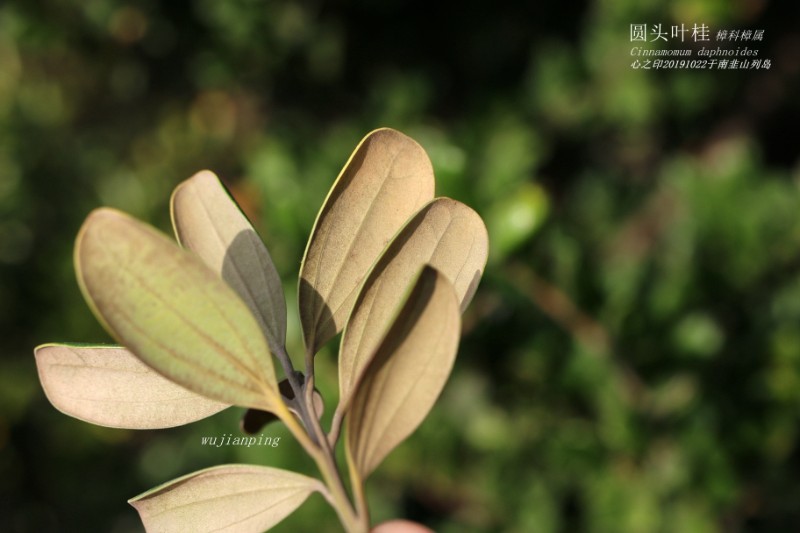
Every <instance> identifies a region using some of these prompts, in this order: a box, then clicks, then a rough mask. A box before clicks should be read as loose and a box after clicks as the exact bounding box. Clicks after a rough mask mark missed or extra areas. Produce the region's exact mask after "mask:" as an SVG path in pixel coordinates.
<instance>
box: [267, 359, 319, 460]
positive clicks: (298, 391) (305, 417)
mask: <svg viewBox="0 0 800 533" xmlns="http://www.w3.org/2000/svg"><path fill="white" fill-rule="evenodd" d="M275 357H277V359H278V362H280V364H281V367H282V368H283V373H284V374H286V379H287V381H288V382H289V386H290V387H292V392H294V397H295V401H296V403H297V406H298V407H299V408H300V418H301V419H302V421H303V425H304V426H305V427H306V429H307V430H310V429H311V427H312V420H316V416H312V415H310V414H309V412H308V409H307V408H306V407H307V403H306V402H305V401H303V397H304V396H303V387H302V385H300V381H298V379H297V373H296V372H295V369H294V366H293V365H292V359H291V358H290V357H289V354H288V353H286V348H285V347H283V346H282V347H281V348H280V350H278V352H277V353H276V354H275ZM312 390H313V389H312ZM307 434H308V436H310V437H311V440H312V441H314V443H315V444H316V443H317V442H318V440H317V437H316V436H315V435H313V434H311V433H307Z"/></svg>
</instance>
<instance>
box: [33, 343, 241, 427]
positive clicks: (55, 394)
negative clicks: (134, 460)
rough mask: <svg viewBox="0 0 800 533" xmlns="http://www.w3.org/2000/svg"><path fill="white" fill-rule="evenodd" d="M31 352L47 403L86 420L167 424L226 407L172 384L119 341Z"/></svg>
mask: <svg viewBox="0 0 800 533" xmlns="http://www.w3.org/2000/svg"><path fill="white" fill-rule="evenodd" d="M34 353H35V356H36V366H37V369H38V371H39V380H40V381H41V383H42V387H43V388H44V392H45V394H46V395H47V398H48V400H50V403H52V404H53V405H54V406H55V407H56V408H57V409H58V410H59V411H61V412H62V413H65V414H67V415H70V416H73V417H75V418H78V419H80V420H84V421H86V422H91V423H92V424H97V425H100V426H106V427H114V428H126V429H159V428H168V427H174V426H180V425H183V424H188V423H189V422H194V421H196V420H200V419H202V418H206V417H208V416H211V415H213V414H215V413H218V412H219V411H221V410H223V409H225V408H227V407H229V405H228V404H225V403H220V402H216V401H213V400H209V399H208V398H205V397H203V396H200V395H198V394H195V393H194V392H191V391H188V390H186V389H184V388H183V387H181V386H179V385H176V384H175V383H173V382H172V381H170V380H168V379H166V378H165V377H163V376H161V375H160V374H158V373H157V372H155V371H154V370H152V369H151V368H150V367H148V366H147V365H145V364H144V363H142V362H141V361H140V360H139V359H138V358H137V357H136V356H135V355H133V354H132V353H130V352H129V351H128V350H126V349H125V348H122V347H120V346H70V345H66V344H46V345H42V346H38V347H37V348H36V350H35V351H34Z"/></svg>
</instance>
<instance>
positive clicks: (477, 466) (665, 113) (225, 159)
mask: <svg viewBox="0 0 800 533" xmlns="http://www.w3.org/2000/svg"><path fill="white" fill-rule="evenodd" d="M792 9H796V8H794V7H792V6H791V3H787V2H779V1H769V0H759V1H755V0H739V1H736V2H726V1H722V0H691V1H689V0H681V1H677V2H666V1H662V0H652V1H649V2H634V1H633V0H627V1H622V2H613V3H612V2H607V1H606V2H603V1H599V0H596V1H594V2H579V3H577V4H568V3H565V2H517V3H510V5H502V6H501V5H499V4H498V5H494V4H487V3H485V2H475V1H470V0H467V1H465V2H460V3H458V4H454V5H449V4H448V3H423V2H421V1H420V0H416V1H411V2H399V1H389V2H368V1H366V0H361V1H339V2H330V3H323V2H319V1H287V2H262V1H257V0H235V1H226V2H214V1H211V0H195V1H190V2H157V1H155V0H144V1H141V2H134V1H131V2H123V1H119V0H87V1H84V2H78V1H69V0H43V1H41V2H25V1H23V0H7V1H6V2H4V3H2V4H0V333H2V337H0V338H2V339H3V340H2V344H0V474H2V475H0V523H2V524H3V526H2V527H3V528H4V530H7V531H12V532H28V531H37V532H48V531H59V532H61V531H113V532H117V533H123V532H130V531H140V530H141V526H140V525H139V522H138V518H137V517H136V514H135V512H134V510H133V509H132V508H130V507H129V506H127V504H126V503H125V500H126V499H127V498H130V497H132V496H134V495H136V494H138V493H140V492H142V491H144V490H146V489H148V488H150V487H151V486H153V485H156V484H158V483H161V482H164V481H167V480H168V479H171V478H173V477H176V476H179V475H182V474H185V473H188V472H190V471H193V470H196V469H199V468H202V467H206V466H211V465H215V464H221V463H226V462H254V463H260V464H269V465H276V466H282V467H288V468H297V469H299V470H301V471H304V472H309V473H313V467H312V465H310V464H308V461H307V460H306V459H304V457H303V454H302V453H301V452H300V450H299V448H298V446H296V445H295V444H294V443H293V442H292V440H291V437H290V436H288V435H287V434H286V431H285V430H284V429H282V428H278V427H269V428H268V429H267V430H265V431H267V432H269V433H270V434H272V435H280V436H282V440H281V445H280V446H279V447H278V448H268V449H265V450H256V449H255V448H250V449H246V448H245V449H237V448H234V447H229V448H219V449H215V448H206V447H203V446H201V445H200V444H199V437H200V436H201V435H209V436H213V435H221V434H222V433H223V432H230V431H235V430H236V426H237V424H238V417H239V416H240V414H241V413H240V412H239V411H237V410H235V409H234V410H230V412H225V413H222V414H220V415H217V416H215V417H212V418H211V419H208V420H205V421H202V422H199V423H196V424H192V425H190V426H186V427H183V428H176V429H171V430H162V431H157V432H149V431H148V432H132V431H122V430H110V429H103V428H97V427H93V426H91V425H89V424H85V423H83V422H80V421H77V420H73V419H71V418H68V417H66V416H64V415H61V414H60V413H58V412H56V411H55V410H54V409H53V408H52V407H51V406H50V405H49V403H48V402H47V400H46V399H45V398H44V395H43V393H42V390H41V388H40V386H39V384H38V379H37V376H36V369H35V365H34V362H33V355H32V348H33V346H34V345H36V344H38V343H42V342H46V341H56V340H72V341H81V342H93V341H107V340H109V339H108V336H107V335H106V334H105V333H104V332H103V331H102V330H101V328H100V327H99V325H98V324H97V323H96V321H95V320H94V319H93V318H92V316H91V314H90V312H89V311H88V309H87V308H86V306H85V304H84V303H83V302H82V299H81V297H80V294H79V291H78V289H77V285H76V283H75V281H74V274H73V270H72V263H71V248H72V243H73V239H74V236H75V234H76V232H77V229H78V227H79V225H80V223H81V221H82V219H83V217H85V215H86V214H87V213H88V212H89V211H90V210H91V209H92V208H94V207H97V206H100V205H109V206H114V207H117V208H120V209H123V210H125V211H128V212H130V213H133V214H134V215H136V216H138V217H141V218H144V219H146V220H149V221H151V222H152V223H154V224H155V225H157V226H159V227H160V228H162V229H164V230H168V228H169V223H168V210H167V202H168V198H169V193H170V191H171V189H172V188H173V187H174V186H175V185H176V184H177V183H178V182H179V181H181V180H183V179H185V178H187V177H189V176H190V175H191V174H193V173H194V172H195V171H197V170H200V169H202V168H210V169H212V170H214V171H216V172H217V173H218V174H219V175H220V176H222V177H223V178H224V179H226V181H227V183H228V184H229V186H230V188H231V189H232V191H233V193H234V195H235V196H236V197H237V199H238V200H239V201H240V203H241V204H242V206H243V208H244V209H245V210H246V211H247V213H248V214H249V215H250V216H251V218H252V220H253V221H254V224H255V225H256V227H257V228H258V229H259V230H260V232H261V234H262V236H263V237H264V239H265V241H266V243H267V245H268V246H269V248H270V250H271V251H272V254H273V257H274V259H275V262H276V264H277V267H278V269H279V271H280V272H281V274H282V276H283V279H284V280H285V282H286V291H287V296H288V301H289V303H290V316H289V318H290V331H289V335H290V338H291V339H292V341H291V345H290V351H291V352H292V353H294V354H299V353H301V349H300V345H299V342H300V334H299V326H298V320H297V311H296V303H295V302H294V300H295V296H294V295H295V293H296V281H295V280H296V270H297V267H298V265H299V261H300V258H301V256H302V252H303V248H304V245H305V239H306V237H307V234H308V232H309V230H310V228H311V226H312V224H313V221H314V216H315V214H316V211H317V209H318V207H319V206H320V205H321V202H322V200H323V198H324V196H325V193H326V191H327V190H328V188H329V186H330V184H331V183H332V181H333V179H334V178H335V176H336V174H337V172H338V171H339V169H340V168H341V166H342V164H343V163H344V162H345V160H346V158H347V156H348V155H349V153H350V151H351V150H352V149H353V147H354V146H355V145H356V143H357V142H358V140H359V139H360V138H361V137H362V136H363V135H364V134H365V133H367V132H368V131H370V130H372V129H374V128H376V127H379V126H391V127H395V128H397V129H400V130H402V131H404V132H405V133H407V134H409V135H411V136H412V137H414V138H416V139H418V140H419V141H420V142H421V143H422V145H423V146H424V147H425V148H426V149H427V150H428V152H429V154H430V156H431V158H432V161H433V164H434V168H435V170H436V173H437V187H438V189H437V193H438V194H440V195H447V196H452V197H455V198H457V199H459V200H462V201H464V202H466V203H468V204H470V205H472V206H473V207H475V208H476V209H477V211H478V212H479V213H481V214H483V216H484V218H485V219H486V221H487V224H488V227H489V232H490V235H491V238H492V255H491V259H490V265H489V268H488V270H487V274H486V277H485V278H484V281H483V283H482V285H481V289H480V290H479V292H478V294H477V297H476V299H475V301H474V303H473V304H472V306H471V308H470V310H469V311H468V313H467V315H466V317H465V334H464V339H463V342H462V347H461V351H460V355H459V359H458V362H457V364H456V369H455V373H454V375H453V377H452V380H451V382H450V384H449V385H448V387H447V389H446V390H445V393H444V395H443V397H442V399H441V401H440V403H439V404H438V406H437V407H436V408H435V409H434V411H433V413H432V415H431V417H430V419H429V420H428V421H427V422H426V423H425V424H424V425H423V426H422V427H421V428H420V430H419V431H418V432H417V434H416V435H415V436H413V437H412V438H411V440H410V441H409V442H408V443H407V444H405V445H403V446H402V447H401V448H400V449H398V450H397V451H396V452H395V453H394V454H392V455H391V456H390V457H389V459H388V460H387V462H386V463H385V465H384V466H383V467H382V468H381V469H380V470H378V472H377V473H376V474H375V475H374V477H373V478H372V479H371V480H370V482H369V484H368V491H369V497H370V500H371V503H372V507H373V515H374V518H375V519H376V520H382V519H386V518H389V517H396V516H405V517H408V518H412V519H415V520H419V521H422V522H424V523H426V524H429V525H430V526H431V527H434V528H436V530H437V531H441V532H444V533H447V532H456V531H457V532H463V531H511V532H528V531H537V532H542V533H548V532H559V531H588V532H615V533H616V532H619V533H628V532H631V533H634V532H651V531H663V532H672V531H676V532H699V533H703V532H714V531H737V532H750V531H794V530H798V529H799V528H800V507H798V505H797V501H799V500H800V435H798V427H799V426H798V422H799V421H800V420H799V418H800V416H799V415H800V166H799V165H798V161H800V160H799V159H798V153H799V152H798V146H797V141H796V139H797V136H796V134H795V132H796V131H797V124H798V123H799V122H800V103H798V99H797V98H796V96H797V94H799V90H800V82H799V77H798V72H800V59H799V58H800V51H799V50H800V44H798V43H800V34H798V33H797V28H796V27H795V26H796V22H797V17H796V16H792V13H791V10H792ZM794 15H796V12H795V13H794ZM634 23H648V24H655V23H663V24H664V25H665V26H669V25H671V24H680V23H684V24H687V25H691V24H694V23H705V24H707V25H709V26H710V27H711V28H712V30H715V29H723V28H725V29H730V28H742V29H764V30H765V36H764V41H763V42H761V43H758V44H757V46H756V47H757V48H759V49H760V51H761V53H760V57H763V58H769V59H771V60H772V64H773V66H772V68H771V69H769V70H750V71H702V70H697V71H692V70H671V71H644V70H634V69H631V68H630V66H629V65H630V62H631V61H632V58H631V57H630V55H629V51H630V47H631V43H630V42H629V26H630V24H634ZM687 46H691V44H687ZM732 46H733V45H731V47H732ZM293 306H294V307H293ZM334 353H335V346H333V345H331V346H330V347H329V356H327V357H319V358H318V361H319V365H320V369H319V370H318V374H319V375H320V376H321V379H322V382H321V387H322V391H323V393H325V395H326V397H328V398H335V391H336V383H335V375H336V372H335V368H336V367H335V358H334V356H333V354H334ZM278 530H280V531H337V530H338V525H337V524H336V519H335V516H334V515H333V513H332V511H331V510H330V509H329V508H327V506H326V505H325V503H324V502H323V501H322V500H321V498H318V497H314V498H312V499H311V500H309V502H307V503H306V504H305V505H304V507H302V508H301V510H300V512H298V513H297V514H296V515H294V516H292V517H291V518H289V519H287V521H286V522H284V523H283V524H281V526H279V527H278Z"/></svg>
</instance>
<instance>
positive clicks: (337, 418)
mask: <svg viewBox="0 0 800 533" xmlns="http://www.w3.org/2000/svg"><path fill="white" fill-rule="evenodd" d="M341 407H342V404H341V403H340V404H339V405H337V406H336V411H334V413H333V420H331V431H330V433H328V444H329V445H330V446H331V447H334V446H336V441H338V440H339V434H340V433H341V432H342V422H343V421H344V409H341Z"/></svg>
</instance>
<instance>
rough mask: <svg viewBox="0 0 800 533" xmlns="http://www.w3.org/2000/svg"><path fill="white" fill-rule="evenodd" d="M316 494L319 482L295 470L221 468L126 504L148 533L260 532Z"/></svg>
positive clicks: (212, 469) (208, 470)
mask: <svg viewBox="0 0 800 533" xmlns="http://www.w3.org/2000/svg"><path fill="white" fill-rule="evenodd" d="M318 490H320V482H319V481H318V480H316V479H313V478H310V477H307V476H303V475H300V474H296V473H294V472H289V471H286V470H280V469H278V468H269V467H264V466H250V465H223V466H216V467H212V468H207V469H205V470H200V471H198V472H195V473H193V474H189V475H186V476H183V477H181V478H178V479H175V480H173V481H170V482H169V483H165V484H164V485H161V486H160V487H156V488H155V489H152V490H150V491H148V492H145V493H144V494H141V495H140V496H137V497H135V498H132V499H131V500H130V501H129V503H130V504H131V505H132V506H133V507H135V508H136V510H137V511H138V512H139V516H140V517H141V519H142V523H144V526H145V529H146V530H147V531H148V533H156V532H157V533H185V532H188V531H191V532H198V533H203V532H211V531H215V532H216V531H221V532H229V533H261V532H262V531H264V530H266V529H268V528H271V527H272V526H274V525H275V524H277V523H278V522H280V521H281V520H283V519H284V518H285V517H286V516H288V515H289V514H291V513H292V512H293V511H294V510H295V509H297V508H298V507H299V506H300V505H301V504H302V503H303V502H304V501H305V500H306V499H307V498H308V496H309V495H310V494H311V493H312V492H314V491H318Z"/></svg>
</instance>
